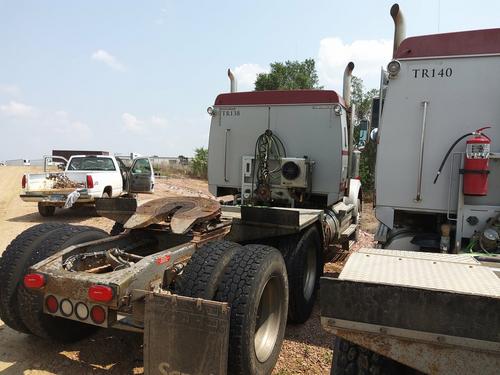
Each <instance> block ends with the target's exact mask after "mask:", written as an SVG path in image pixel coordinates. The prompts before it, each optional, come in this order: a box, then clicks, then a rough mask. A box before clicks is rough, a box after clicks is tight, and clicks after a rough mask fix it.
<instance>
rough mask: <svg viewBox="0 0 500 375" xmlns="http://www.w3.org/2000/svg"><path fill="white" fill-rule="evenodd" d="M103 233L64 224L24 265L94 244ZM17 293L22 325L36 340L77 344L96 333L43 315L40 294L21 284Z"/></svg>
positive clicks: (84, 326)
mask: <svg viewBox="0 0 500 375" xmlns="http://www.w3.org/2000/svg"><path fill="white" fill-rule="evenodd" d="M105 237H107V233H106V232H104V231H102V230H100V229H97V228H92V227H85V226H73V225H69V224H65V225H63V226H62V227H60V228H58V229H56V230H54V231H52V232H51V233H50V235H49V236H46V238H45V239H44V240H43V241H42V242H41V243H40V244H39V245H38V246H37V248H36V251H34V252H33V253H32V255H31V258H30V259H29V261H28V263H29V264H28V267H29V266H31V265H33V264H36V263H38V262H40V261H42V260H43V259H46V258H47V257H49V256H51V255H53V254H54V253H56V252H57V251H59V250H62V249H64V248H66V247H68V246H72V245H77V244H80V243H84V242H88V241H93V240H98V239H101V238H105ZM19 282H20V283H21V284H20V287H19V292H18V301H19V313H20V316H21V319H22V321H23V323H24V325H25V326H26V327H27V328H28V329H29V331H30V332H31V333H33V334H34V335H36V336H39V337H42V338H47V339H52V340H56V341H62V342H72V341H77V340H80V339H82V338H84V337H86V336H88V335H89V334H91V333H92V332H94V331H95V330H96V327H94V326H91V325H88V324H84V323H79V322H76V321H74V320H69V319H63V318H58V317H54V316H51V315H48V314H44V313H43V303H44V300H43V298H44V296H43V293H40V292H37V291H32V290H29V289H26V288H25V287H24V285H23V284H22V282H21V281H19Z"/></svg>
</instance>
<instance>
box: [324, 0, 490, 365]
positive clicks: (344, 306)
mask: <svg viewBox="0 0 500 375" xmlns="http://www.w3.org/2000/svg"><path fill="white" fill-rule="evenodd" d="M391 15H392V17H393V18H394V21H395V25H396V30H395V45H394V59H393V60H392V61H391V62H390V63H389V64H388V66H387V71H383V72H382V82H381V83H382V87H381V90H380V106H379V107H378V113H376V116H373V119H376V118H379V119H380V121H378V123H377V121H374V122H373V123H372V126H374V127H377V128H378V129H377V131H376V132H374V134H376V137H375V139H374V140H375V141H376V142H377V155H376V158H377V160H376V175H375V180H376V181H375V182H376V183H375V185H376V200H375V210H376V211H375V212H376V217H377V219H378V220H379V223H380V224H379V227H378V230H377V232H376V234H375V240H376V241H377V245H378V247H379V248H377V249H362V250H361V251H359V252H358V253H354V254H352V255H351V256H350V258H349V260H348V261H347V263H346V265H345V267H344V269H343V270H342V272H341V273H340V275H334V276H333V277H328V278H323V279H322V284H321V288H322V289H321V291H322V293H321V297H322V299H321V315H322V323H323V326H324V327H325V329H327V330H329V331H331V332H333V333H334V334H335V335H336V339H335V349H334V361H333V364H332V373H335V374H348V373H387V374H406V373H426V374H472V373H475V374H479V373H480V374H495V373H498V369H499V368H500V336H499V332H500V327H499V325H500V320H499V315H498V313H497V312H498V309H499V307H500V305H499V304H500V263H499V262H500V185H499V184H500V163H499V152H500V127H499V126H498V122H499V121H500V110H499V107H498V105H497V102H498V99H500V98H499V91H498V83H499V82H498V77H500V71H499V66H500V64H499V62H500V60H499V59H500V57H499V54H500V49H499V45H500V29H491V30H477V31H466V32H459V33H448V34H437V35H428V36H420V37H412V38H407V39H404V24H403V16H402V14H401V11H400V9H399V6H398V5H397V4H395V5H394V6H393V7H392V8H391ZM403 39H404V40H403ZM486 127H487V128H486ZM471 166H472V167H471ZM466 181H467V182H466ZM470 181H474V184H472V185H473V187H476V188H477V187H480V188H481V189H476V190H477V191H473V192H472V193H471V189H469V186H467V187H466V186H465V184H466V183H468V184H470Z"/></svg>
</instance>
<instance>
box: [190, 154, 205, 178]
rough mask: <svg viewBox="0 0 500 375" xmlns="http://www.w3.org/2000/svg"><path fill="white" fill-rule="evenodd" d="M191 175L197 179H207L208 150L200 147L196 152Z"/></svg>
mask: <svg viewBox="0 0 500 375" xmlns="http://www.w3.org/2000/svg"><path fill="white" fill-rule="evenodd" d="M191 173H192V174H193V176H195V177H199V178H207V176H208V148H204V147H199V148H197V149H195V150H194V158H193V160H192V161H191Z"/></svg>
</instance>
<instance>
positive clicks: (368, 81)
mask: <svg viewBox="0 0 500 375" xmlns="http://www.w3.org/2000/svg"><path fill="white" fill-rule="evenodd" d="M391 54H392V41H390V40H385V39H378V40H374V39H372V40H355V41H354V42H352V43H351V44H348V43H344V42H343V41H342V39H340V38H336V37H331V38H325V39H322V40H321V42H320V46H319V52H318V74H319V78H320V82H321V84H322V85H324V86H325V88H333V89H336V90H339V89H341V87H342V78H343V74H344V69H345V67H346V65H347V64H348V63H349V61H352V62H354V65H355V68H354V72H353V74H354V75H355V76H357V77H359V78H361V79H362V80H363V82H364V85H365V88H366V89H372V88H378V87H379V81H380V68H381V67H382V66H385V65H386V64H387V63H388V62H389V61H390V59H391Z"/></svg>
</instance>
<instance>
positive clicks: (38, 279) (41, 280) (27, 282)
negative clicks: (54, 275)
mask: <svg viewBox="0 0 500 375" xmlns="http://www.w3.org/2000/svg"><path fill="white" fill-rule="evenodd" d="M24 286H25V287H26V288H28V289H40V288H43V287H44V286H45V276H43V275H41V274H39V273H29V274H27V275H26V276H24Z"/></svg>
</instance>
